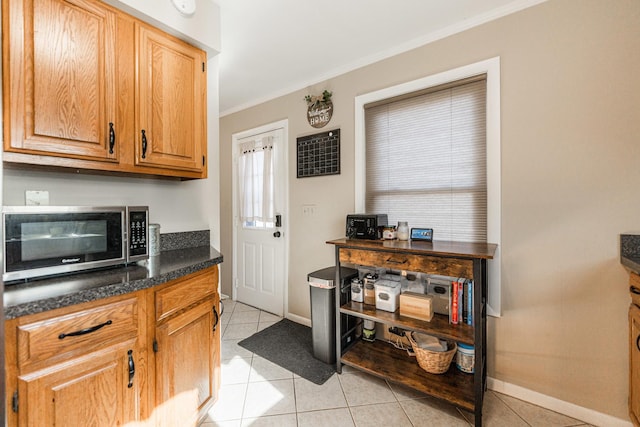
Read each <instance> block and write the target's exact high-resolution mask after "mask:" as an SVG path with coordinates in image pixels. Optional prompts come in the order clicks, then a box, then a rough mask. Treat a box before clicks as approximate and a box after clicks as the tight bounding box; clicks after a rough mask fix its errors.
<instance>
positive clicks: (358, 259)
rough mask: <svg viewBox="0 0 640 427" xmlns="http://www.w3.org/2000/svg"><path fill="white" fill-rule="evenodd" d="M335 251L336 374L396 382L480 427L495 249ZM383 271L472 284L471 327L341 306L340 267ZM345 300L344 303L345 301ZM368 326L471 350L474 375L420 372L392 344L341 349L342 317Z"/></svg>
mask: <svg viewBox="0 0 640 427" xmlns="http://www.w3.org/2000/svg"><path fill="white" fill-rule="evenodd" d="M327 243H328V244H332V245H334V246H335V256H336V267H337V268H336V278H335V283H337V284H340V286H339V288H338V289H337V291H336V293H335V294H336V301H335V304H336V307H337V308H338V309H337V310H336V371H337V372H338V373H340V372H341V371H342V364H345V365H349V366H352V367H354V368H356V369H360V370H362V371H364V372H368V373H370V374H372V375H375V376H377V377H380V378H384V379H387V380H389V381H392V382H396V383H399V384H402V385H405V386H407V387H410V388H413V389H415V390H417V391H420V392H422V393H426V394H428V395H430V396H433V397H435V398H438V399H442V400H445V401H447V402H449V403H452V404H454V405H456V406H458V407H460V408H462V409H465V410H468V411H472V412H473V413H474V417H475V425H476V427H480V426H482V404H483V400H484V391H485V389H486V381H487V355H486V346H487V337H486V334H487V316H486V301H487V260H488V259H492V258H493V255H494V254H495V251H496V249H497V245H494V244H491V243H464V242H429V243H428V242H413V241H409V242H399V241H377V240H376V241H371V240H349V239H337V240H331V241H328V242H327ZM341 264H350V265H354V266H368V267H382V268H386V269H392V270H404V271H410V272H415V273H426V274H437V275H444V276H451V277H455V278H458V277H464V278H466V279H470V280H472V281H473V295H474V298H473V319H474V325H466V324H457V325H452V324H450V323H449V319H448V316H445V315H441V314H435V315H434V316H433V319H431V321H430V322H425V321H422V320H418V319H413V318H410V317H406V316H401V315H400V314H399V313H398V312H397V311H396V312H394V313H391V312H387V311H383V310H378V309H376V307H375V306H372V305H366V304H363V303H359V302H354V301H349V300H348V302H346V303H342V302H341V297H343V296H344V295H347V296H350V289H349V288H350V284H343V282H342V280H341V277H340V265H341ZM348 299H349V298H348ZM345 315H346V316H353V317H358V318H361V319H366V320H372V321H374V322H378V323H383V324H385V325H389V326H394V327H398V328H401V329H405V330H410V331H416V332H424V333H427V334H431V335H435V336H438V337H440V338H443V339H447V340H451V341H455V342H457V343H464V344H470V345H473V346H474V348H475V362H474V373H473V374H467V373H463V372H461V371H459V370H458V369H457V368H456V366H455V364H453V363H452V365H451V366H450V367H449V370H448V371H447V372H445V373H444V374H440V375H435V374H430V373H428V372H426V371H424V370H423V369H422V368H420V366H419V365H418V362H417V361H416V359H415V357H411V356H409V355H408V354H407V352H406V351H402V350H400V349H397V348H395V347H393V346H392V345H391V344H388V343H385V342H381V341H375V342H365V341H362V340H359V341H356V342H355V343H353V344H350V345H348V346H347V347H345V348H343V347H342V336H341V331H342V328H341V324H340V323H341V321H342V317H343V316H345Z"/></svg>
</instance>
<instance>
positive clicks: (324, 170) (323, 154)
mask: <svg viewBox="0 0 640 427" xmlns="http://www.w3.org/2000/svg"><path fill="white" fill-rule="evenodd" d="M296 141H297V147H296V148H297V149H296V153H297V176H298V178H306V177H308V176H322V175H339V174H340V129H335V130H330V131H327V132H322V133H316V134H314V135H309V136H303V137H300V138H297V140H296Z"/></svg>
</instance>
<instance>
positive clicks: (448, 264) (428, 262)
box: [340, 248, 473, 279]
mask: <svg viewBox="0 0 640 427" xmlns="http://www.w3.org/2000/svg"><path fill="white" fill-rule="evenodd" d="M340 262H346V263H349V264H358V265H367V266H372V267H384V268H389V269H392V270H406V271H419V272H423V273H427V274H440V275H445V276H452V277H466V278H468V279H473V261H472V260H470V259H460V258H443V257H433V256H428V255H415V254H407V253H401V252H386V251H368V250H360V249H349V248H341V249H340Z"/></svg>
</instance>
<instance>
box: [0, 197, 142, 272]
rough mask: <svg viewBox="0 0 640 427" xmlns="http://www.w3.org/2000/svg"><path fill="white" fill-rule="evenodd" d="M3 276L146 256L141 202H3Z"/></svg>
mask: <svg viewBox="0 0 640 427" xmlns="http://www.w3.org/2000/svg"><path fill="white" fill-rule="evenodd" d="M2 219H3V224H4V245H3V251H4V271H3V274H2V278H3V280H4V281H13V280H20V279H29V278H35V277H42V276H50V275H57V274H64V273H72V272H77V271H82V270H88V269H94V268H100V267H107V266H113V265H119V264H127V263H129V262H134V261H138V260H141V259H146V258H148V255H149V251H148V235H149V208H148V207H146V206H106V207H88V206H5V207H4V208H3V211H2Z"/></svg>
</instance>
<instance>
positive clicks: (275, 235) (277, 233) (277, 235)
mask: <svg viewBox="0 0 640 427" xmlns="http://www.w3.org/2000/svg"><path fill="white" fill-rule="evenodd" d="M280 236H281V234H280V232H279V231H275V232H274V233H273V237H280Z"/></svg>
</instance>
